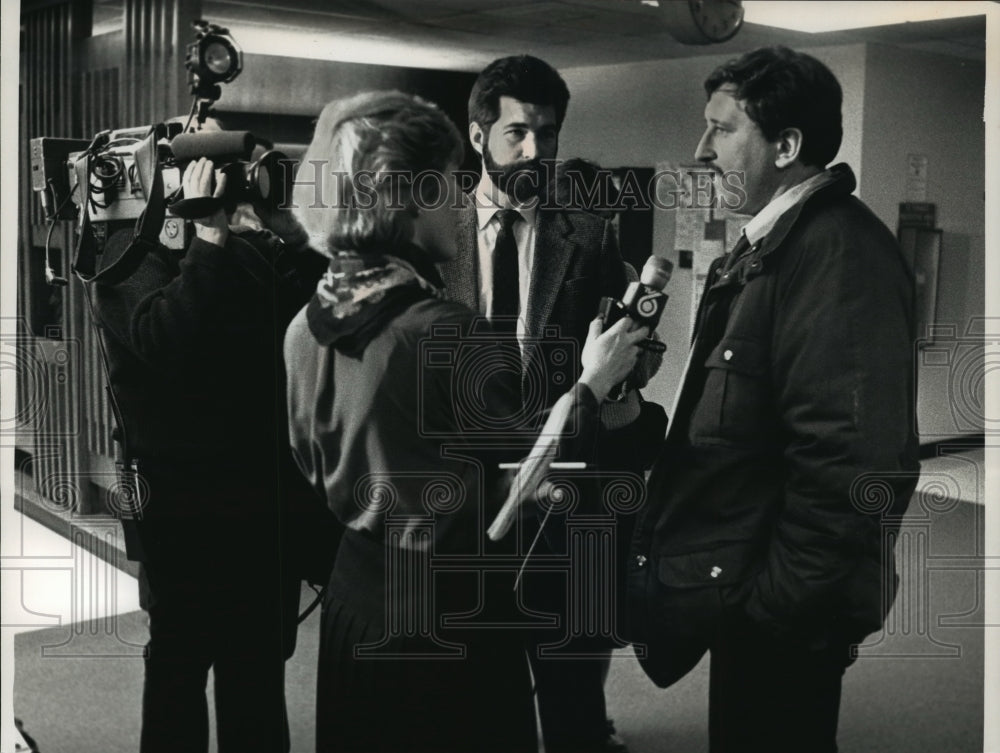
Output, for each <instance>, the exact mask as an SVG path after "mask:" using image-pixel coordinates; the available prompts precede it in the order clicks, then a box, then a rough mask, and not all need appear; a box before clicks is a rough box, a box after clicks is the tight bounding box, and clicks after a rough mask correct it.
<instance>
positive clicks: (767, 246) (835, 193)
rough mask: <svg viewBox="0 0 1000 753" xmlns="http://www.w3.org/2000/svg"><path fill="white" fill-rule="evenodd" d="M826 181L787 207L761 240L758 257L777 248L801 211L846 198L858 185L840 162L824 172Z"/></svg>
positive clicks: (848, 169)
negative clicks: (802, 199)
mask: <svg viewBox="0 0 1000 753" xmlns="http://www.w3.org/2000/svg"><path fill="white" fill-rule="evenodd" d="M826 175H827V176H828V181H827V182H826V183H825V184H824V185H823V186H821V187H820V188H818V189H816V190H815V191H813V192H812V193H811V194H809V195H808V196H807V197H806V198H805V200H804V201H800V202H799V203H797V204H795V205H793V206H792V207H789V209H788V210H787V211H786V212H785V213H784V214H782V215H781V217H779V218H778V220H777V221H776V222H775V223H774V226H773V227H772V228H771V231H770V232H769V233H768V234H767V235H766V236H765V237H764V238H763V240H761V242H760V245H759V246H758V247H757V249H756V252H757V255H758V256H760V257H764V256H767V255H768V254H770V253H771V252H772V251H774V249H776V248H778V246H780V245H781V244H782V243H783V242H784V240H785V237H786V236H787V235H788V233H789V232H790V231H791V229H792V228H793V227H794V226H795V223H796V222H798V219H799V216H800V215H801V214H802V210H803V209H804V208H805V207H807V206H810V205H815V204H819V203H825V202H828V201H831V200H832V199H837V198H840V197H841V196H847V195H848V194H850V193H851V192H852V191H853V190H854V189H855V188H856V187H857V185H858V182H857V180H856V179H855V177H854V172H853V171H852V170H851V168H850V166H849V165H847V164H846V163H843V162H841V163H840V164H837V165H834V166H833V167H831V168H829V169H827V170H826Z"/></svg>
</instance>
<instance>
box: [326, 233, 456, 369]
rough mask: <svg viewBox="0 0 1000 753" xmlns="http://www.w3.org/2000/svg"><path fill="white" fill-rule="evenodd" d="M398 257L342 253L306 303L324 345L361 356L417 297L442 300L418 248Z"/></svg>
mask: <svg viewBox="0 0 1000 753" xmlns="http://www.w3.org/2000/svg"><path fill="white" fill-rule="evenodd" d="M403 253H404V254H405V255H406V256H407V257H408V258H403V256H400V255H390V254H379V255H371V254H365V255H363V256H362V255H360V254H356V253H350V252H342V253H338V254H337V256H336V257H335V258H334V259H333V260H332V261H331V262H330V267H329V269H328V270H327V272H326V274H324V275H323V277H322V278H321V279H320V281H319V284H318V285H317V286H316V293H315V295H313V297H312V300H311V301H309V305H308V306H307V307H306V319H307V321H308V322H309V330H310V331H311V332H312V334H313V337H315V338H316V340H317V342H319V344H320V345H332V346H333V347H334V348H336V349H337V350H339V351H341V352H343V353H344V354H345V355H348V356H351V357H353V358H359V357H360V356H361V354H362V353H363V352H364V349H365V348H366V347H367V346H368V343H370V342H371V341H372V339H374V338H375V336H376V335H378V333H379V332H381V331H382V330H383V329H384V328H385V326H386V325H387V324H388V323H389V322H390V321H392V320H393V319H394V318H396V317H397V316H398V315H399V314H401V313H402V312H403V311H405V310H406V309H407V308H409V307H410V306H411V305H413V304H414V303H416V302H417V301H420V300H423V299H426V298H441V297H442V291H441V288H442V287H443V285H442V283H441V278H440V276H439V275H438V272H437V269H436V268H435V267H434V265H433V264H431V263H430V262H428V261H426V260H425V259H424V256H423V252H422V251H420V250H419V249H416V248H414V249H404V250H403Z"/></svg>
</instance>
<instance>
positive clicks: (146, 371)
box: [93, 160, 336, 753]
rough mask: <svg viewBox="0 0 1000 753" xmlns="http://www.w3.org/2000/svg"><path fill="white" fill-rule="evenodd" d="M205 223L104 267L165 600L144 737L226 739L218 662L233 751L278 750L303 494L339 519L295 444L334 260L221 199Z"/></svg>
mask: <svg viewBox="0 0 1000 753" xmlns="http://www.w3.org/2000/svg"><path fill="white" fill-rule="evenodd" d="M211 168H212V165H211V162H206V161H205V160H201V161H199V162H194V163H191V166H190V168H189V169H188V171H187V173H186V174H185V194H186V197H187V198H191V197H192V196H197V195H204V196H207V195H210V193H211V192H210V191H208V189H207V186H208V185H209V183H210V182H211V179H212V169H211ZM197 236H198V237H196V238H194V239H193V240H192V242H191V243H190V245H189V247H188V248H187V249H185V250H183V251H175V250H171V249H168V248H166V247H164V246H159V245H156V246H152V247H148V248H147V249H145V250H142V249H138V247H135V248H131V249H130V250H129V251H127V252H126V254H127V255H129V256H133V257H134V258H133V260H132V261H133V262H134V263H129V264H127V265H126V266H127V267H128V273H127V274H124V275H119V277H122V279H114V280H113V281H112V278H111V277H105V278H104V279H99V281H97V282H95V284H94V285H93V300H94V308H95V314H96V317H97V320H98V323H99V325H100V328H101V331H102V336H103V337H102V339H103V341H104V344H105V349H106V353H107V360H108V367H109V375H110V380H111V394H112V397H113V400H114V405H115V408H116V413H117V414H118V415H117V423H118V429H117V439H118V440H119V442H121V443H122V445H123V447H124V448H126V450H125V451H126V452H127V455H128V457H127V458H126V459H127V460H132V459H135V460H136V461H137V466H136V468H137V471H138V478H137V487H138V488H139V489H140V490H141V491H142V497H141V499H140V506H141V515H140V516H138V517H133V518H130V519H126V520H124V521H123V525H124V527H125V532H126V545H127V549H128V552H127V553H128V556H129V558H130V559H133V560H139V561H140V563H141V568H140V591H141V593H140V596H141V601H142V602H143V606H144V608H145V609H146V610H147V612H148V613H149V631H150V638H149V643H148V644H147V647H146V656H145V670H146V671H145V683H144V688H143V704H142V708H143V710H142V718H143V721H142V735H141V741H140V746H139V749H140V750H141V751H142V752H143V753H155V752H157V751H170V752H171V753H174V752H175V751H182V750H183V751H207V750H208V707H207V703H206V696H205V688H206V682H207V678H208V671H209V668H211V669H212V671H213V675H214V692H215V708H216V719H217V729H218V748H219V751H220V753H225V752H226V751H229V752H230V753H250V752H251V751H260V753H275V751H282V750H288V745H289V740H288V725H287V718H286V713H285V698H284V662H285V659H286V658H287V657H289V656H290V655H291V653H292V650H293V648H294V645H295V631H296V621H295V618H296V612H297V605H298V600H299V590H300V583H299V581H300V579H301V578H302V577H303V576H304V574H305V572H304V571H305V567H304V562H303V561H301V560H298V559H296V558H297V557H298V555H299V554H309V549H310V548H309V547H308V546H305V545H303V544H302V542H301V540H299V539H298V538H297V537H295V531H294V530H293V529H294V528H295V527H296V526H297V525H299V524H300V523H302V520H303V518H302V517H300V515H299V514H298V513H297V512H295V511H298V512H301V513H302V514H303V515H308V516H310V519H311V523H308V524H306V525H310V526H311V527H312V530H313V531H326V532H328V533H331V534H334V533H335V532H336V529H335V528H334V527H333V522H332V518H330V517H329V516H328V515H327V513H326V512H325V511H324V510H323V508H322V506H321V502H320V500H319V499H318V498H317V497H316V496H315V494H314V492H313V491H312V490H311V489H310V488H309V486H308V484H307V482H306V481H305V479H304V478H302V476H301V474H300V473H299V472H298V469H297V468H296V467H295V465H294V461H293V460H292V457H291V452H290V450H289V447H288V433H287V421H286V419H285V400H284V369H283V368H282V362H281V343H282V338H283V336H284V331H285V328H286V327H287V324H288V322H289V321H291V318H292V316H293V315H294V314H295V312H296V311H297V310H298V309H299V308H300V307H301V306H302V304H303V302H304V301H305V300H307V299H308V296H309V294H310V292H311V290H312V288H313V286H314V284H315V280H316V279H318V277H319V275H320V274H321V273H322V270H323V267H324V264H323V261H322V258H321V257H319V256H318V255H316V254H314V253H312V252H311V251H309V250H307V249H305V248H303V249H302V250H299V248H296V247H295V246H296V244H289V245H287V246H286V245H285V244H284V243H282V242H281V241H280V240H278V238H277V237H276V236H274V235H273V234H271V233H269V232H267V231H251V232H245V233H239V234H237V233H230V232H229V229H228V226H227V224H226V217H225V215H224V214H223V213H222V211H221V209H220V210H219V211H217V212H215V213H214V214H213V215H212V216H211V217H209V218H206V219H204V220H201V221H199V224H198V225H197ZM302 240H303V241H304V240H305V238H304V234H303V237H302ZM299 245H302V246H304V243H302V244H299ZM137 250H141V251H142V252H141V253H138V254H136V253H135V252H136V251H137ZM110 255H111V254H110V253H109V252H105V256H110ZM109 261H110V259H105V265H107V264H108V263H109ZM119 261H121V259H120V258H119ZM126 261H128V260H126ZM105 268H106V269H107V266H106V267H105ZM290 544H294V547H293V550H292V551H289V549H288V547H289V545H290ZM335 544H336V542H335V540H333V541H329V542H327V546H328V548H329V552H328V556H330V557H332V554H333V550H334V548H335ZM331 561H332V560H331ZM320 569H322V568H320ZM323 577H324V576H323V574H322V573H314V574H312V577H311V579H313V580H315V581H318V582H323Z"/></svg>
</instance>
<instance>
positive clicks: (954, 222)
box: [859, 45, 986, 441]
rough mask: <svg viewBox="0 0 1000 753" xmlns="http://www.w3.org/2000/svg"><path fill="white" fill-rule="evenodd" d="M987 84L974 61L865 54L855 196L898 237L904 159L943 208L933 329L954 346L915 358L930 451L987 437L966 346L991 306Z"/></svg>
mask: <svg viewBox="0 0 1000 753" xmlns="http://www.w3.org/2000/svg"><path fill="white" fill-rule="evenodd" d="M985 76H986V70H985V66H984V65H983V64H982V63H980V62H976V61H971V60H962V59H959V58H954V57H948V56H942V55H934V54H931V53H926V52H919V51H913V50H900V49H897V48H893V47H887V46H883V45H869V48H868V63H867V75H866V78H865V138H864V144H863V150H862V155H861V156H862V162H863V164H864V168H865V173H864V175H863V176H862V179H861V183H860V186H859V189H860V190H859V196H860V197H861V198H862V199H863V200H864V201H865V202H866V203H867V204H868V205H869V206H870V207H871V208H872V210H873V211H874V212H875V213H876V214H877V215H878V216H879V217H880V218H881V219H882V221H883V222H885V223H886V224H887V225H889V227H891V228H893V229H894V230H895V228H896V222H897V219H898V211H899V202H900V201H904V200H905V199H906V165H907V155H908V154H921V155H924V156H926V157H927V201H929V202H932V203H934V204H936V205H937V224H938V227H940V228H941V229H942V230H943V231H944V235H943V239H942V248H941V263H940V268H939V271H938V303H937V322H938V323H939V324H945V325H950V326H954V328H955V333H956V335H958V339H951V340H949V339H947V338H946V339H944V340H941V341H940V342H937V343H935V344H934V347H933V348H932V349H931V350H925V351H922V352H920V353H919V354H918V365H919V371H918V380H917V383H918V400H917V420H918V424H919V427H920V433H921V437H922V438H923V439H924V440H925V441H928V440H933V439H936V438H940V437H942V436H949V435H955V434H958V433H966V432H972V431H976V430H981V429H982V421H981V416H982V415H983V384H984V379H983V377H982V375H983V363H982V361H981V359H979V358H976V357H973V356H975V355H976V354H977V353H978V352H979V351H978V347H979V345H981V342H979V343H977V342H974V341H972V342H970V341H968V340H964V339H963V338H962V336H963V335H965V334H966V332H967V330H968V328H969V326H970V323H973V324H974V320H975V319H976V318H977V317H982V316H983V312H984V308H985V303H986V301H985V286H984V284H983V275H984V267H985V250H986V239H985V221H986V213H985V207H984V198H985V169H984V149H985V146H984V139H985V126H984V124H983V93H984V90H985V85H986V81H985ZM956 401H957V402H958V403H960V404H958V405H956ZM956 410H957V415H956ZM976 417H979V418H980V420H978V421H975V420H974V419H975V418H976Z"/></svg>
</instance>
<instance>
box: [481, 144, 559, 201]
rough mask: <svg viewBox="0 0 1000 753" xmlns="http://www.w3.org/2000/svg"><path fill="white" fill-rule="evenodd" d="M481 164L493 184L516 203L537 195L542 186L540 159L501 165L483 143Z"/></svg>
mask: <svg viewBox="0 0 1000 753" xmlns="http://www.w3.org/2000/svg"><path fill="white" fill-rule="evenodd" d="M483 165H485V167H486V172H487V174H488V175H489V176H490V179H491V180H492V181H493V184H494V185H495V186H496V187H497V188H499V189H500V190H501V191H503V192H504V193H505V194H507V196H509V197H510V198H511V199H512V200H513V201H515V202H517V203H521V204H523V203H525V202H527V201H530V200H531V199H534V198H535V197H537V196H538V195H539V194H540V193H541V191H542V189H543V188H544V185H545V184H544V180H543V178H544V175H545V168H544V165H542V161H541V160H540V159H538V158H537V157H536V158H535V159H530V160H525V161H523V162H512V163H511V164H509V165H501V164H499V163H498V162H497V161H496V160H495V159H493V154H492V153H491V152H490V148H489V146H488V145H487V144H485V143H484V144H483Z"/></svg>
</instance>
